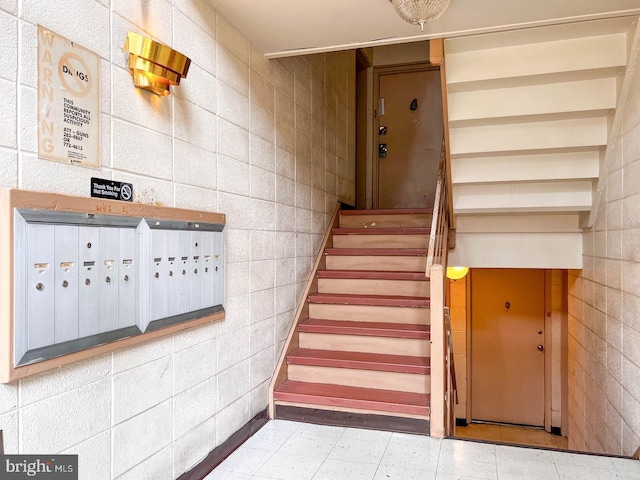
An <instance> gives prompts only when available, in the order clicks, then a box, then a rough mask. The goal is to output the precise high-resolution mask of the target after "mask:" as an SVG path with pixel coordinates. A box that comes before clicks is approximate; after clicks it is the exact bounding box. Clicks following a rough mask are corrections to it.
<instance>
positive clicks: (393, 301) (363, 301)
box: [309, 293, 431, 308]
mask: <svg viewBox="0 0 640 480" xmlns="http://www.w3.org/2000/svg"><path fill="white" fill-rule="evenodd" d="M309 302H310V303H331V304H338V305H377V306H388V307H423V308H424V307H429V306H430V305H431V302H430V301H429V299H428V298H425V297H402V296H394V295H349V294H344V293H313V294H311V295H309Z"/></svg>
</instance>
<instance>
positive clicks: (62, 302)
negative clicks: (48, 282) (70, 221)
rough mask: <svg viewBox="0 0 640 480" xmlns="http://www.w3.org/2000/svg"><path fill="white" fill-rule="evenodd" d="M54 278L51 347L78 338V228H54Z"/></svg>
mask: <svg viewBox="0 0 640 480" xmlns="http://www.w3.org/2000/svg"><path fill="white" fill-rule="evenodd" d="M54 229H55V239H54V243H55V247H54V250H55V253H54V259H55V260H54V264H53V270H54V278H55V294H54V296H55V343H60V342H66V341H68V340H75V339H77V338H78V335H79V330H78V313H79V303H78V239H79V237H78V227H76V226H72V225H56V226H55V227H54Z"/></svg>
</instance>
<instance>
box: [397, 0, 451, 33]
mask: <svg viewBox="0 0 640 480" xmlns="http://www.w3.org/2000/svg"><path fill="white" fill-rule="evenodd" d="M389 1H390V2H391V4H392V5H393V6H394V7H395V9H396V12H398V15H400V17H402V19H403V20H404V21H405V22H408V23H411V24H413V25H420V30H422V31H423V32H424V24H425V23H429V22H433V21H434V20H435V19H436V18H439V17H440V15H442V14H443V13H444V11H445V10H446V9H447V7H448V6H449V3H451V0H389Z"/></svg>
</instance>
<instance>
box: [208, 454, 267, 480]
mask: <svg viewBox="0 0 640 480" xmlns="http://www.w3.org/2000/svg"><path fill="white" fill-rule="evenodd" d="M271 455H272V453H271V452H267V451H265V450H252V449H250V448H242V447H240V448H239V449H238V450H236V451H235V452H233V453H232V454H231V455H229V457H228V458H227V459H226V460H225V461H224V462H222V463H221V464H220V465H219V466H218V467H217V468H216V470H223V471H226V472H233V473H245V474H248V475H253V474H254V473H256V471H257V470H258V468H260V467H261V466H262V465H263V464H264V463H265V462H266V461H267V460H269V457H271Z"/></svg>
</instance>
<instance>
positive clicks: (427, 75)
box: [373, 64, 444, 209]
mask: <svg viewBox="0 0 640 480" xmlns="http://www.w3.org/2000/svg"><path fill="white" fill-rule="evenodd" d="M374 89H375V92H374V98H376V99H378V102H377V108H376V110H375V113H374V115H375V122H374V135H373V138H374V139H375V146H374V156H375V157H376V159H375V160H374V162H373V164H374V165H373V166H374V168H373V189H374V192H373V206H374V208H380V209H384V208H426V207H431V206H433V200H434V197H435V186H436V178H437V175H438V165H439V161H440V151H441V146H442V135H443V128H444V126H443V116H442V90H441V86H440V69H439V68H438V67H433V66H430V65H429V64H413V65H399V66H392V67H380V68H375V69H374Z"/></svg>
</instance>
